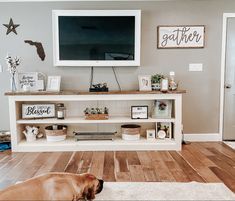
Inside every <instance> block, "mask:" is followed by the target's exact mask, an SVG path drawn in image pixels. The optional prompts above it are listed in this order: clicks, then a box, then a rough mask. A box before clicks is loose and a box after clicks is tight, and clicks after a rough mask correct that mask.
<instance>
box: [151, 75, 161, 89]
mask: <svg viewBox="0 0 235 201" xmlns="http://www.w3.org/2000/svg"><path fill="white" fill-rule="evenodd" d="M163 78H164V75H162V74H155V75H152V77H151V82H152V90H160V89H161V80H162V79H163Z"/></svg>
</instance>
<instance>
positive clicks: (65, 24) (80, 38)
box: [52, 10, 141, 66]
mask: <svg viewBox="0 0 235 201" xmlns="http://www.w3.org/2000/svg"><path fill="white" fill-rule="evenodd" d="M52 16H53V43H54V44H53V47H54V48H53V49H54V65H55V66H139V65H140V38H141V37H140V36H141V34H140V33H141V11H140V10H53V12H52Z"/></svg>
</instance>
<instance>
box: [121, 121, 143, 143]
mask: <svg viewBox="0 0 235 201" xmlns="http://www.w3.org/2000/svg"><path fill="white" fill-rule="evenodd" d="M121 128H122V139H123V140H127V141H135V140H139V139H140V129H141V126H139V125H136V124H126V125H122V126H121Z"/></svg>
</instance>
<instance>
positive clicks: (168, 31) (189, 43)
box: [157, 25, 205, 48]
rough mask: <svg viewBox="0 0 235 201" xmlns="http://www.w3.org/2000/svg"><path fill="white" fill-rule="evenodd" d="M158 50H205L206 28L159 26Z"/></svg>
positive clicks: (201, 26)
mask: <svg viewBox="0 0 235 201" xmlns="http://www.w3.org/2000/svg"><path fill="white" fill-rule="evenodd" d="M157 31H158V37H157V38H158V41H157V47H158V48H203V47H204V34H205V26H203V25H200V26H183V25H182V26H158V27H157Z"/></svg>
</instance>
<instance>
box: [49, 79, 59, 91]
mask: <svg viewBox="0 0 235 201" xmlns="http://www.w3.org/2000/svg"><path fill="white" fill-rule="evenodd" d="M60 83H61V76H48V78H47V89H46V90H47V91H55V92H59V91H60Z"/></svg>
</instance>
